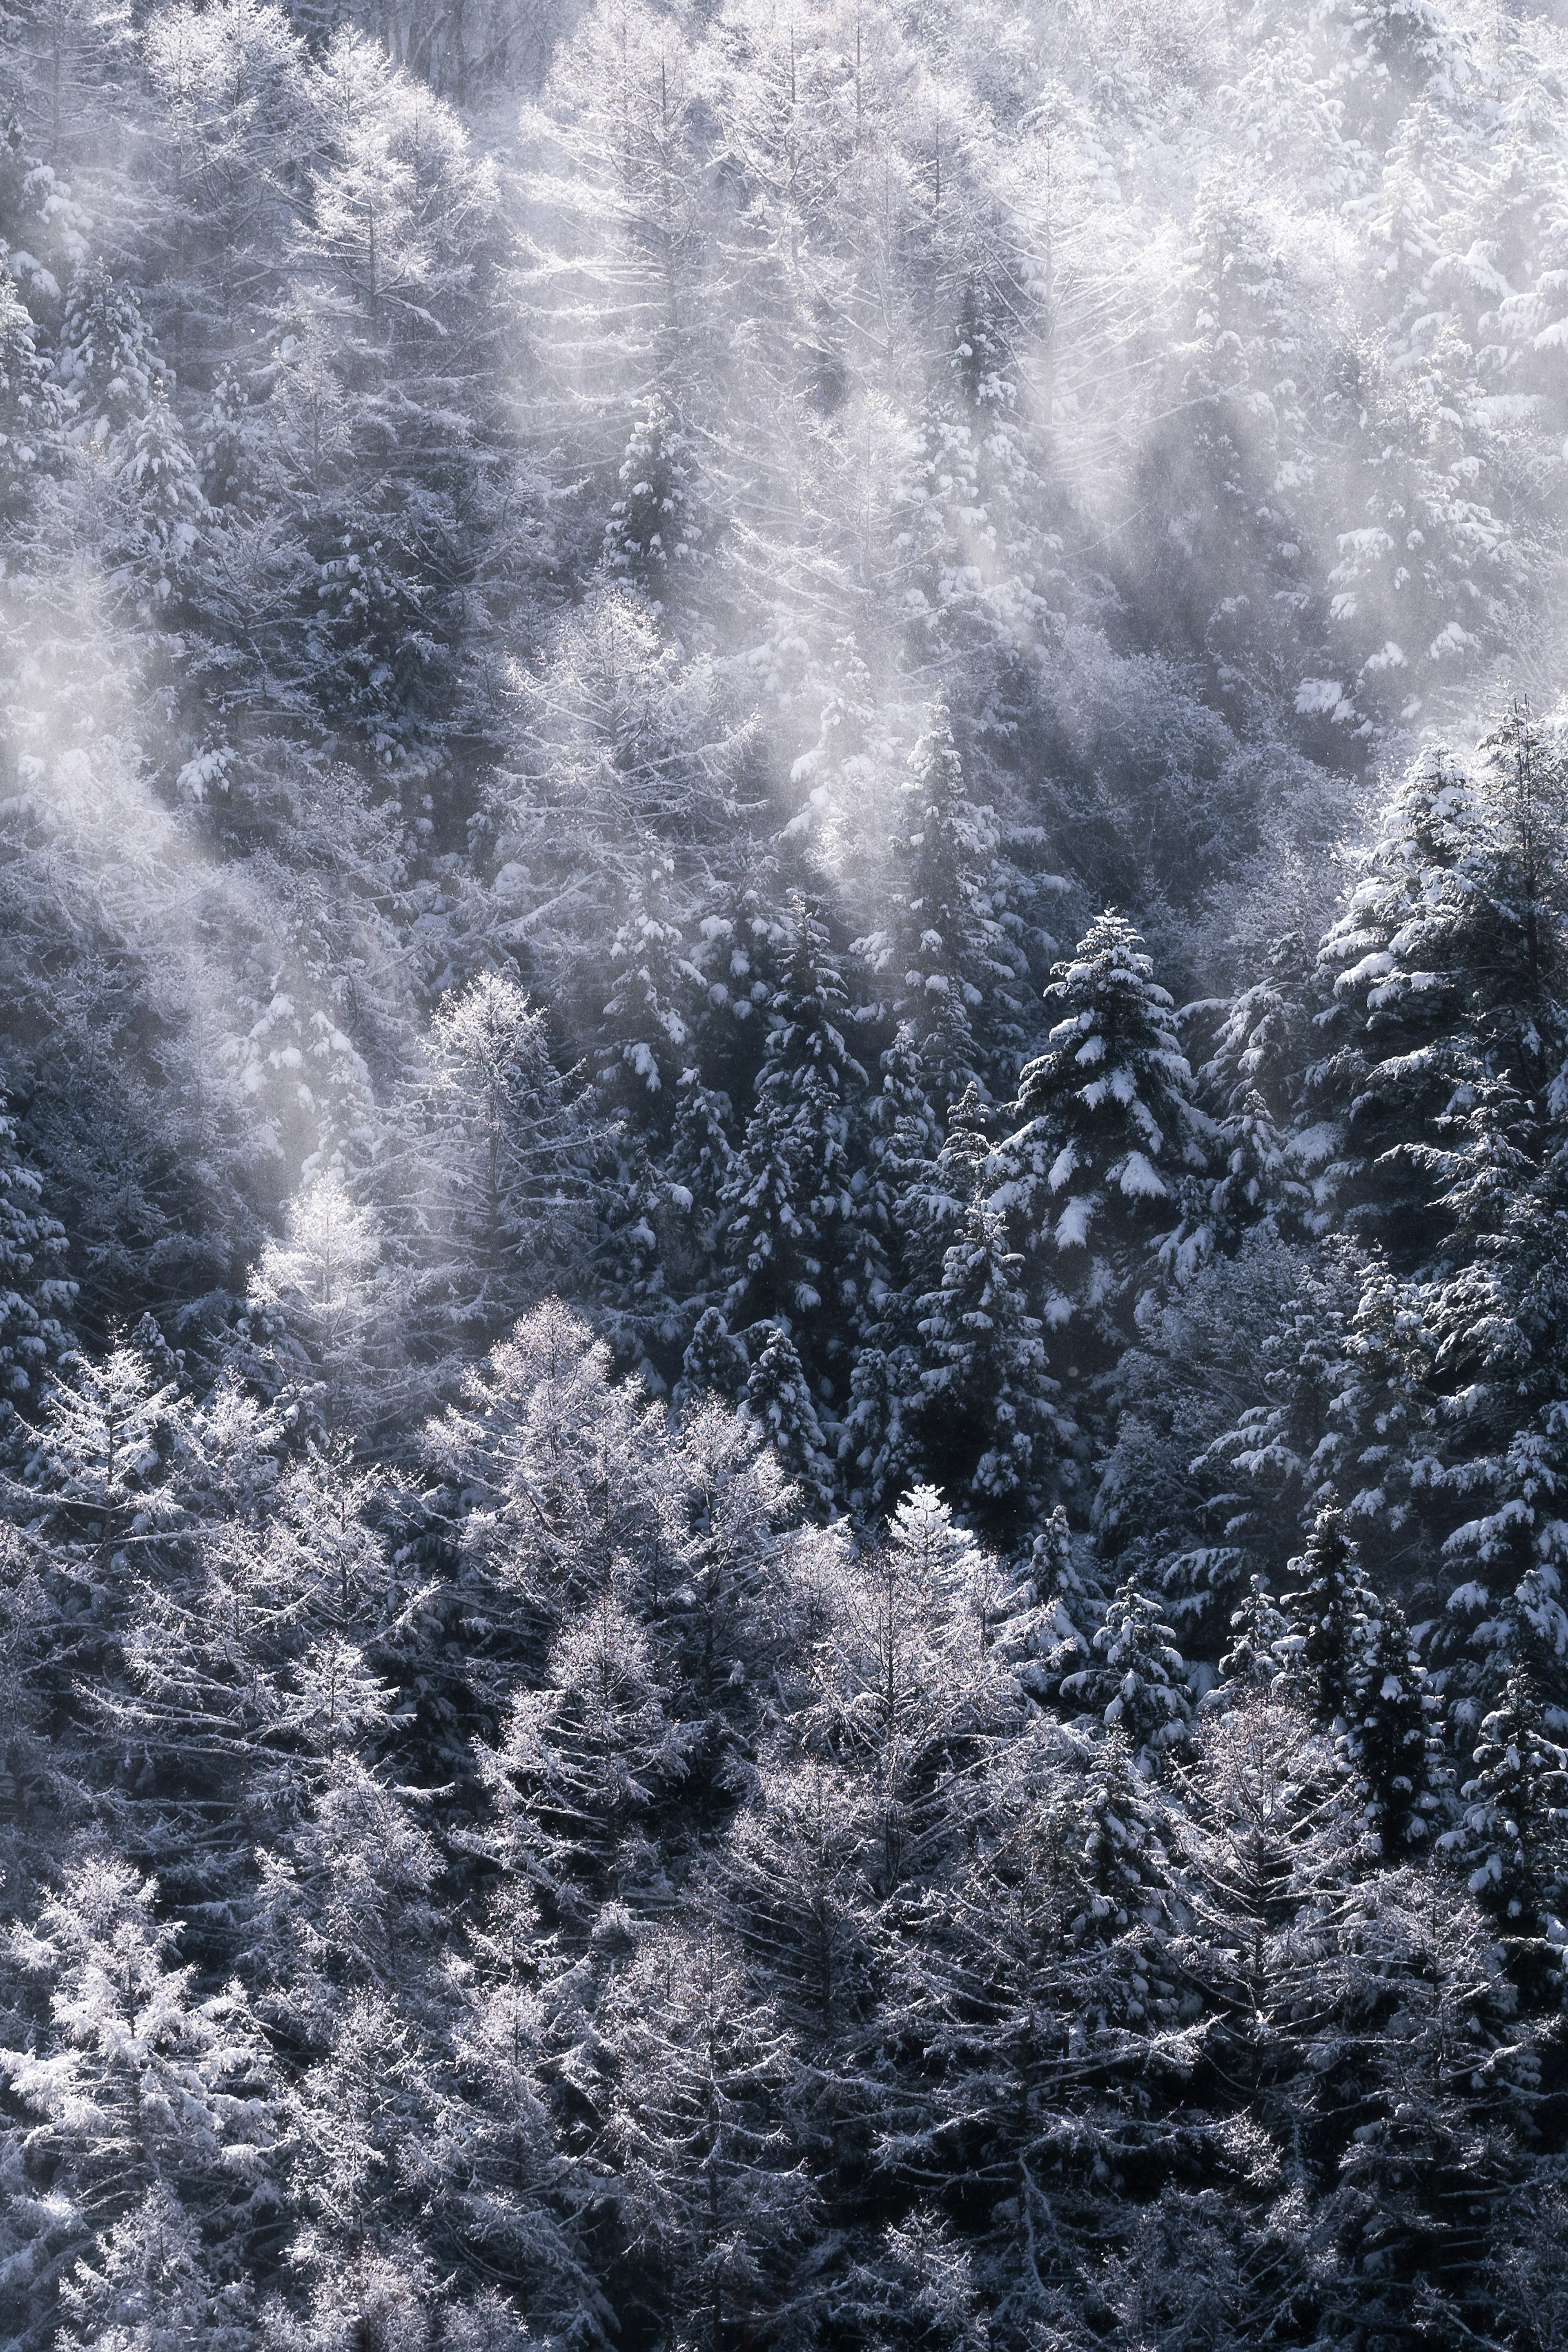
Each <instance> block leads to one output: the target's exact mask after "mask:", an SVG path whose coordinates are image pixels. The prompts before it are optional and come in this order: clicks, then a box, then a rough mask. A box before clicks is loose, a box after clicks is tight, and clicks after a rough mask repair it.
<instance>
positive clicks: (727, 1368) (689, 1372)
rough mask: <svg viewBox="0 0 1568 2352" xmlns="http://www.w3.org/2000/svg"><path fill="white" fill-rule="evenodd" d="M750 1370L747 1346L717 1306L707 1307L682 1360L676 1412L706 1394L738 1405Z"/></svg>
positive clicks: (699, 1319) (696, 1324)
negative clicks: (737, 1336)
mask: <svg viewBox="0 0 1568 2352" xmlns="http://www.w3.org/2000/svg"><path fill="white" fill-rule="evenodd" d="M747 1371H748V1366H747V1355H746V1349H744V1348H743V1347H742V1346H741V1344H740V1341H739V1340H738V1339H737V1338H736V1337H735V1335H734V1333H733V1332H732V1331H731V1330H730V1328H729V1326H728V1324H727V1322H726V1321H725V1319H724V1317H723V1316H722V1315H721V1314H720V1312H719V1310H718V1308H717V1307H704V1309H703V1311H702V1313H701V1314H700V1315H699V1316H698V1317H697V1319H696V1322H695V1325H694V1326H693V1328H692V1336H691V1338H690V1339H689V1340H688V1341H687V1342H686V1350H685V1355H684V1356H683V1357H682V1359H681V1377H680V1380H679V1382H678V1383H677V1385H676V1388H675V1391H674V1406H675V1410H676V1412H681V1411H683V1410H684V1409H685V1407H686V1406H687V1405H695V1404H696V1403H698V1402H700V1401H701V1400H702V1399H703V1398H704V1397H706V1396H716V1397H720V1398H722V1399H723V1400H724V1402H726V1403H727V1404H737V1403H738V1402H739V1401H740V1399H741V1397H742V1395H743V1394H744V1392H745V1389H746V1382H747Z"/></svg>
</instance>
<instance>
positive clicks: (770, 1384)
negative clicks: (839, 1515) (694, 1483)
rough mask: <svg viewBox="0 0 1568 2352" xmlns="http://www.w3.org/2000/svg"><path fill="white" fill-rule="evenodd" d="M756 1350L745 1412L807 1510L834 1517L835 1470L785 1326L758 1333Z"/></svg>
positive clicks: (777, 1324) (756, 1333)
mask: <svg viewBox="0 0 1568 2352" xmlns="http://www.w3.org/2000/svg"><path fill="white" fill-rule="evenodd" d="M758 1343H760V1345H759V1346H758ZM752 1344H753V1346H754V1347H757V1348H758V1354H757V1360H756V1361H755V1362H754V1363H753V1365H752V1367H751V1369H750V1370H749V1372H748V1373H747V1380H746V1392H745V1396H744V1398H743V1400H742V1405H741V1410H742V1411H743V1412H744V1413H745V1415H746V1417H747V1420H748V1421H749V1422H750V1423H752V1424H753V1426H754V1427H755V1428H756V1429H757V1431H758V1433H759V1435H760V1436H761V1438H762V1440H763V1443H764V1444H767V1445H768V1447H769V1448H770V1449H771V1450H772V1453H773V1454H774V1455H775V1457H776V1459H777V1461H778V1464H779V1468H780V1470H781V1471H782V1472H783V1473H784V1475H785V1477H786V1478H788V1479H789V1483H790V1485H791V1486H794V1487H795V1488H796V1489H797V1491H798V1493H799V1495H800V1503H801V1507H802V1508H803V1509H805V1510H807V1511H810V1512H812V1513H826V1512H828V1511H831V1508H832V1503H833V1472H832V1464H831V1460H830V1457H829V1454H828V1448H827V1443H826V1440H825V1439H824V1438H823V1435H822V1424H821V1422H820V1421H819V1420H818V1418H817V1409H816V1406H815V1405H814V1404H813V1403H812V1402H811V1391H810V1388H809V1387H808V1386H807V1383H806V1375H805V1373H804V1371H803V1370H801V1367H800V1357H799V1356H798V1355H797V1353H796V1351H795V1348H794V1344H793V1342H792V1341H791V1339H790V1338H789V1332H788V1330H787V1329H786V1328H785V1327H784V1326H783V1324H781V1323H774V1324H772V1325H768V1326H764V1327H762V1328H758V1329H757V1330H755V1331H754V1332H753V1334H752Z"/></svg>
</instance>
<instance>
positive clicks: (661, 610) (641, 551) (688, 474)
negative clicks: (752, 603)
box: [604, 394, 712, 619]
mask: <svg viewBox="0 0 1568 2352" xmlns="http://www.w3.org/2000/svg"><path fill="white" fill-rule="evenodd" d="M619 488H620V493H621V494H620V496H619V498H617V499H616V500H615V503H614V505H613V506H612V508H611V509H610V520H609V522H608V523H607V524H606V526H605V530H604V562H605V564H606V566H607V568H608V569H609V571H610V572H612V574H613V575H618V576H620V577H621V578H623V579H625V580H628V581H630V582H632V583H633V584H634V585H635V586H636V587H638V588H640V589H641V590H642V592H643V594H644V595H645V596H646V597H647V598H648V600H649V602H650V604H652V605H653V610H654V612H655V613H658V614H665V613H668V614H669V615H670V616H671V618H672V619H674V618H676V617H677V616H678V615H679V614H680V613H681V612H682V610H683V608H684V607H685V606H686V605H687V604H688V603H689V602H690V599H691V598H692V597H695V593H696V591H697V579H696V576H695V575H696V574H697V572H698V570H699V568H700V566H701V564H702V562H703V559H704V556H705V554H706V552H707V550H706V547H705V544H704V542H705V541H706V539H707V538H708V537H709V536H710V535H711V530H712V526H711V523H710V522H709V521H708V519H707V517H706V515H705V514H704V512H703V507H704V503H705V499H704V484H703V481H702V476H701V472H700V469H699V467H698V466H697V463H696V452H695V446H694V444H693V442H692V440H691V437H690V436H689V435H687V434H686V433H685V432H683V430H682V428H681V425H680V421H679V419H678V418H677V417H676V416H675V415H674V414H673V413H672V412H671V410H670V408H669V406H668V405H667V404H666V402H665V401H664V398H663V397H662V396H661V395H660V394H655V395H654V396H653V400H652V401H651V402H650V404H649V405H648V407H647V409H646V411H645V412H644V414H643V415H641V416H640V417H639V418H638V419H637V422H636V423H635V425H633V426H632V437H631V439H630V440H629V441H628V443H627V445H626V455H625V457H623V458H622V461H621V474H620V483H619Z"/></svg>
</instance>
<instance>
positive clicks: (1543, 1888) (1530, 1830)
mask: <svg viewBox="0 0 1568 2352" xmlns="http://www.w3.org/2000/svg"><path fill="white" fill-rule="evenodd" d="M1542 1717H1543V1709H1542V1701H1541V1695H1540V1693H1539V1691H1538V1690H1537V1689H1536V1688H1535V1685H1534V1684H1533V1682H1532V1680H1531V1675H1530V1673H1529V1670H1528V1669H1527V1668H1525V1667H1522V1666H1518V1667H1515V1669H1514V1671H1513V1672H1512V1673H1511V1675H1510V1676H1509V1678H1508V1682H1507V1684H1506V1685H1505V1687H1504V1689H1503V1691H1502V1694H1501V1696H1500V1701H1499V1704H1498V1705H1497V1706H1495V1707H1493V1708H1492V1710H1491V1712H1490V1714H1489V1715H1488V1716H1487V1717H1486V1719H1485V1721H1484V1722H1483V1723H1482V1725H1481V1727H1480V1738H1479V1741H1478V1743H1477V1746H1476V1749H1475V1753H1474V1755H1473V1757H1472V1758H1471V1763H1472V1767H1473V1772H1472V1777H1471V1778H1469V1780H1465V1781H1464V1784H1463V1786H1462V1787H1461V1789H1460V1791H1459V1794H1460V1798H1461V1801H1462V1802H1463V1805H1464V1809H1465V1810H1464V1816H1463V1820H1462V1822H1461V1825H1460V1827H1459V1828H1458V1830H1456V1831H1451V1832H1448V1834H1447V1835H1446V1836H1445V1838H1444V1839H1443V1841H1442V1843H1443V1844H1444V1846H1445V1847H1446V1848H1447V1849H1448V1851H1450V1852H1452V1853H1455V1854H1456V1855H1457V1857H1458V1859H1459V1860H1460V1861H1461V1862H1462V1863H1463V1864H1464V1865H1465V1866H1466V1867H1467V1869H1468V1872H1469V1879H1468V1884H1469V1891H1470V1893H1471V1894H1472V1895H1475V1896H1476V1898H1477V1900H1478V1901H1479V1903H1481V1904H1482V1905H1483V1906H1485V1908H1486V1909H1487V1910H1489V1911H1490V1913H1491V1914H1492V1915H1493V1916H1494V1917H1496V1918H1497V1919H1498V1920H1499V1921H1500V1923H1501V1925H1502V1928H1503V1932H1504V1934H1505V1935H1506V1936H1507V1937H1508V1939H1509V1942H1510V1944H1511V1946H1512V1947H1513V1948H1515V1949H1516V1950H1518V1951H1521V1954H1528V1951H1529V1948H1530V1947H1531V1945H1532V1944H1534V1945H1539V1942H1540V1939H1541V1938H1542V1936H1543V1935H1544V1933H1545V1931H1546V1927H1547V1926H1548V1923H1549V1921H1550V1919H1551V1918H1552V1917H1553V1916H1555V1915H1556V1912H1557V1909H1558V1906H1559V1905H1560V1904H1561V1902H1562V1900H1563V1885H1564V1877H1565V1874H1568V1749H1565V1748H1563V1747H1562V1746H1561V1745H1560V1744H1559V1742H1557V1741H1556V1740H1554V1739H1552V1738H1549V1737H1548V1736H1547V1732H1546V1729H1545V1726H1544V1723H1543V1720H1542Z"/></svg>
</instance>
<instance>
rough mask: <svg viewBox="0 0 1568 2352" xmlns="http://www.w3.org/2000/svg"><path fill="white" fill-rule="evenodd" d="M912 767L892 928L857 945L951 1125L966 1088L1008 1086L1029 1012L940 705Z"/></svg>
mask: <svg viewBox="0 0 1568 2352" xmlns="http://www.w3.org/2000/svg"><path fill="white" fill-rule="evenodd" d="M927 722H928V723H927V728H926V731H925V734H923V735H922V736H921V737H920V739H919V740H918V741H917V742H916V744H915V749H914V751H912V752H911V753H910V758H909V780H908V782H906V783H905V785H904V791H903V798H904V804H905V811H904V826H903V829H902V830H901V831H900V833H899V834H898V835H895V837H894V850H895V854H896V856H897V859H898V870H897V874H896V878H895V881H894V920H893V922H892V923H891V924H890V925H889V927H888V928H887V929H885V930H882V931H878V932H876V933H874V934H873V935H872V937H871V938H869V939H867V940H862V942H861V950H862V953H864V954H865V955H867V957H868V959H869V961H870V962H871V966H872V969H873V971H875V972H877V973H878V974H879V975H881V976H882V978H883V982H884V985H885V987H886V989H887V992H888V997H889V1000H890V1003H891V1006H892V1010H893V1012H894V1013H895V1014H896V1015H897V1017H898V1018H899V1019H900V1020H901V1021H903V1022H907V1023H908V1024H910V1026H911V1028H912V1030H913V1033H914V1035H915V1041H916V1044H917V1047H918V1053H919V1062H920V1069H921V1075H922V1080H923V1084H924V1087H925V1093H926V1095H927V1097H929V1099H930V1101H931V1103H932V1105H933V1106H934V1108H935V1109H936V1113H937V1115H938V1117H939V1118H945V1117H946V1113H947V1111H948V1109H949V1108H950V1107H951V1106H952V1105H953V1104H954V1103H955V1102H956V1101H957V1100H958V1098H959V1097H960V1096H961V1095H962V1094H963V1092H964V1090H965V1088H966V1087H967V1086H969V1085H970V1084H972V1083H973V1082H974V1081H975V1080H977V1079H978V1080H979V1081H980V1082H981V1084H982V1086H996V1087H998V1088H1002V1087H1006V1086H1008V1085H1009V1083H1010V1081H1011V1077H1012V1072H1013V1069H1014V1068H1015V1067H1016V1062H1014V1061H1013V1060H1012V1058H1011V1056H1012V1055H1013V1054H1015V1053H1016V1050H1017V1044H1018V1039H1019V1034H1020V1030H1019V1022H1020V1019H1021V1014H1022V1006H1021V1003H1019V1000H1018V998H1017V996H1016V994H1015V993H1014V990H1015V987H1016V983H1017V981H1018V977H1019V973H1018V963H1017V960H1016V953H1015V950H1013V948H1012V945H1011V942H1010V941H1009V938H1008V935H1007V933H1006V931H1005V930H1004V929H1003V927H1002V925H1001V923H1000V921H999V920H998V917H997V913H996V908H995V904H994V898H993V892H992V887H990V885H991V877H990V875H989V873H988V865H989V863H990V861H991V860H992V858H993V856H994V853H995V850H996V847H997V835H996V831H995V826H994V824H993V822H992V819H991V813H990V811H989V810H988V809H983V808H978V807H977V806H976V805H975V804H974V803H973V802H971V800H970V799H969V796H968V793H967V790H966V787H965V782H964V763H963V760H962V758H961V756H960V754H959V751H958V748H957V746H956V743H955V742H954V740H953V729H952V723H951V720H950V719H949V717H948V713H947V709H946V704H945V703H941V702H938V703H936V704H935V705H934V706H933V707H932V709H931V710H930V711H929V712H928V714H927Z"/></svg>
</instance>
